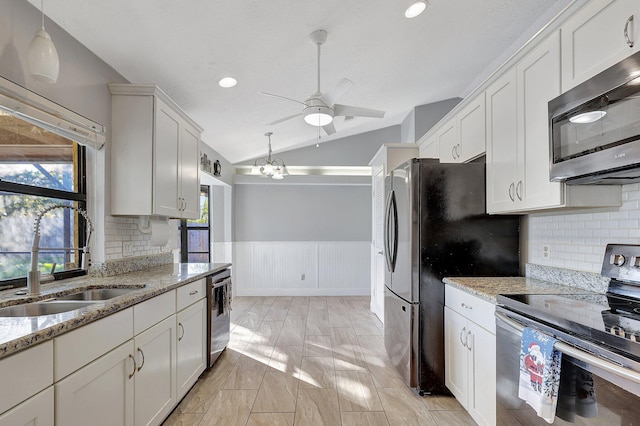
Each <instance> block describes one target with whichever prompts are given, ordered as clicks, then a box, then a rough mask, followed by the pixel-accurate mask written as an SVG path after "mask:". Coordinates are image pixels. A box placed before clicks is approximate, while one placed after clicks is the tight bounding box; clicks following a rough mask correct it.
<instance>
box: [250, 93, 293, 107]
mask: <svg viewBox="0 0 640 426" xmlns="http://www.w3.org/2000/svg"><path fill="white" fill-rule="evenodd" d="M258 93H260V94H261V95H265V96H271V97H273V98H280V99H285V100H287V101H292V102H296V103H298V104H301V105H304V102H300V101H297V100H295V99H291V98H287V97H286V96H280V95H274V94H273V93H267V92H258Z"/></svg>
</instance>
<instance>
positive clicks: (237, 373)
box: [164, 297, 475, 426]
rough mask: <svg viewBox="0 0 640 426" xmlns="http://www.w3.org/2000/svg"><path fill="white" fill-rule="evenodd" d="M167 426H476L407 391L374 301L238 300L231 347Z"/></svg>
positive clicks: (444, 402) (436, 400)
mask: <svg viewBox="0 0 640 426" xmlns="http://www.w3.org/2000/svg"><path fill="white" fill-rule="evenodd" d="M164 424H165V425H166V426H169V425H171V426H173V425H200V426H205V425H206V426H209V425H221V426H222V425H224V426H229V425H241V426H245V425H246V426H260V425H269V426H278V425H283V426H285V425H289V426H291V425H300V426H303V425H310V426H322V425H326V426H333V425H336V426H340V425H344V426H347V425H349V426H351V425H353V426H360V425H365V426H378V425H381V426H382V425H439V426H445V425H446V426H449V425H455V426H464V425H475V423H474V422H473V420H472V419H471V418H470V417H469V415H468V414H467V413H466V412H465V411H464V410H463V408H462V407H461V406H460V404H458V402H457V401H456V400H455V399H454V398H449V397H424V398H422V397H419V396H418V395H416V394H415V393H414V392H412V391H411V390H410V389H409V388H407V386H406V385H405V384H404V382H403V381H402V379H401V378H400V377H399V375H398V374H397V373H396V371H395V369H394V368H393V367H392V366H391V364H390V362H389V359H388V358H387V356H386V352H385V349H384V340H383V334H382V324H381V323H380V321H379V320H378V319H377V317H376V316H375V315H373V314H372V313H371V312H370V311H369V298H368V297H237V298H235V299H234V300H233V310H232V311H231V341H230V343H229V346H228V347H227V349H226V350H225V351H224V352H223V354H222V356H221V357H220V358H219V359H218V361H217V362H216V364H215V366H214V367H213V368H212V369H211V370H209V371H207V372H205V373H204V374H203V375H202V377H200V379H199V380H198V382H197V383H196V385H195V386H194V387H193V389H191V391H190V392H189V394H187V396H186V397H185V399H184V400H183V401H182V402H181V403H180V405H179V406H178V407H177V408H176V409H175V411H174V412H173V413H172V414H171V416H170V417H169V418H168V419H167V420H166V422H165V423H164Z"/></svg>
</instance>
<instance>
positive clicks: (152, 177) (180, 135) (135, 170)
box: [109, 84, 202, 219]
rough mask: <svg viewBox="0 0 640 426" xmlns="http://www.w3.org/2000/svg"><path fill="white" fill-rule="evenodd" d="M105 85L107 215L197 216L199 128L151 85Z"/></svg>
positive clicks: (191, 217) (187, 217) (200, 130)
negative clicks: (108, 108) (108, 104)
mask: <svg viewBox="0 0 640 426" xmlns="http://www.w3.org/2000/svg"><path fill="white" fill-rule="evenodd" d="M109 88H110V90H111V94H112V117H111V120H112V126H111V127H112V141H111V142H112V151H111V213H112V214H114V215H156V216H167V217H175V218H182V219H197V218H198V216H199V211H200V206H199V197H198V194H199V191H200V184H199V170H200V168H199V143H200V134H201V132H202V129H201V128H200V127H199V126H198V125H197V124H196V123H195V122H193V121H192V120H191V119H190V118H189V117H188V116H187V115H186V114H185V113H184V111H182V110H181V109H180V108H179V107H178V106H177V105H176V104H175V103H174V102H173V101H172V100H171V99H170V98H169V97H168V96H167V95H166V94H165V93H164V92H162V90H160V89H159V88H157V87H156V86H153V85H131V84H110V85H109Z"/></svg>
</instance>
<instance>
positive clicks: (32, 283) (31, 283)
mask: <svg viewBox="0 0 640 426" xmlns="http://www.w3.org/2000/svg"><path fill="white" fill-rule="evenodd" d="M55 209H69V210H75V211H76V212H78V213H79V214H81V215H82V217H83V218H84V220H85V221H86V222H87V239H86V241H85V245H84V247H40V221H41V220H42V218H43V217H44V215H45V214H47V213H48V212H50V211H51V210H55ZM92 232H93V223H92V222H91V219H89V215H88V214H87V211H86V210H83V209H79V208H77V207H74V206H70V205H67V204H54V205H52V206H49V207H47V208H46V209H44V210H42V211H41V212H40V213H39V214H38V216H37V217H36V221H35V223H34V225H33V245H32V246H31V269H30V270H29V274H28V275H27V292H28V293H29V295H31V296H36V295H38V294H40V271H39V270H38V253H39V252H40V250H41V249H42V250H60V251H72V250H75V251H79V252H80V251H81V252H82V265H81V269H84V270H85V271H88V270H89V265H90V252H89V242H90V241H91V233H92ZM54 270H55V264H54V266H53V268H52V269H51V275H53V272H54Z"/></svg>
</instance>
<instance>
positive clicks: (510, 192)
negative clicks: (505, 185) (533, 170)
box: [509, 182, 516, 201]
mask: <svg viewBox="0 0 640 426" xmlns="http://www.w3.org/2000/svg"><path fill="white" fill-rule="evenodd" d="M513 189H514V184H513V182H511V185H509V198H511V201H515V200H516V199H515V197H514V196H513Z"/></svg>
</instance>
